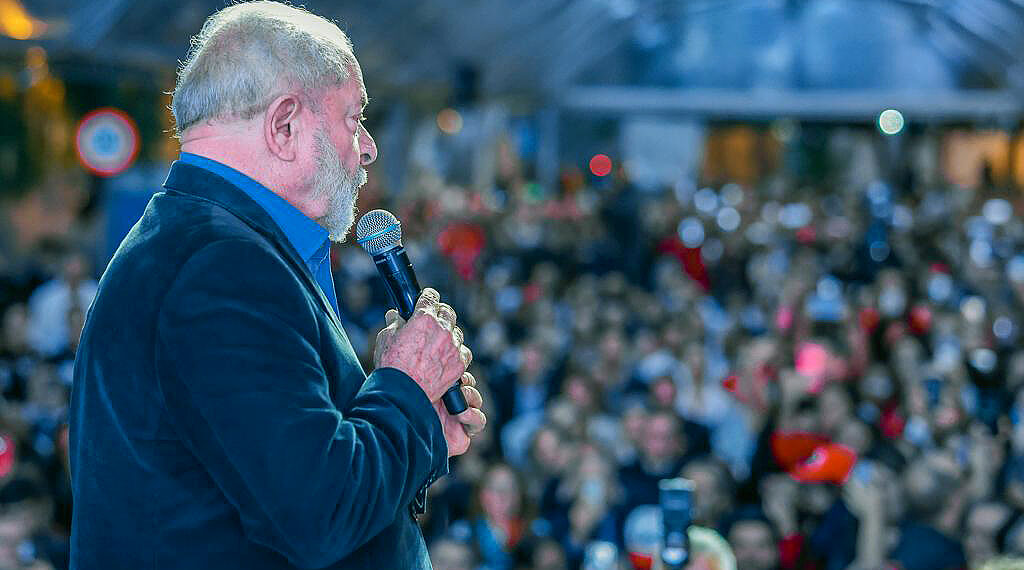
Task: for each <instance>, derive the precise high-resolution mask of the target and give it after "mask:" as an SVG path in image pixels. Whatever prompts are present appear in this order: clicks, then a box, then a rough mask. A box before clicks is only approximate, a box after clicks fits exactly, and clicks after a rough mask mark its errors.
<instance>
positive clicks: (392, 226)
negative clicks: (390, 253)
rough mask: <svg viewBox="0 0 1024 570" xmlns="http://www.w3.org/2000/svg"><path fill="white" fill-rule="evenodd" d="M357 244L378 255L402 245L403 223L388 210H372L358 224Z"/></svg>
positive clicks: (367, 251) (371, 253)
mask: <svg viewBox="0 0 1024 570" xmlns="http://www.w3.org/2000/svg"><path fill="white" fill-rule="evenodd" d="M356 242H358V243H359V245H361V246H363V249H365V250H366V253H369V254H370V255H377V254H379V253H383V252H385V251H387V250H389V249H391V248H393V247H396V246H400V245H402V223H401V222H399V221H398V218H396V217H395V215H394V214H392V213H391V212H389V211H387V210H371V211H369V212H366V214H365V215H364V216H363V217H362V218H360V219H359V223H357V224H356Z"/></svg>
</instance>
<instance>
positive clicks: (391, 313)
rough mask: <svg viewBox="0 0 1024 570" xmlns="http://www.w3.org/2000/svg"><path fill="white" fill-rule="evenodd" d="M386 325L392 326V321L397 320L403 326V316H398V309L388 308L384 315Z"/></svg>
mask: <svg viewBox="0 0 1024 570" xmlns="http://www.w3.org/2000/svg"><path fill="white" fill-rule="evenodd" d="M384 322H385V323H386V324H385V326H391V323H394V322H397V323H398V324H399V326H401V325H402V324H403V322H404V319H402V317H400V316H398V310H397V309H388V312H387V314H385V315H384Z"/></svg>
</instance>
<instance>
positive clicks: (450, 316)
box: [435, 303, 456, 330]
mask: <svg viewBox="0 0 1024 570" xmlns="http://www.w3.org/2000/svg"><path fill="white" fill-rule="evenodd" d="M435 310H436V311H437V320H438V321H440V322H441V326H443V327H444V328H446V329H448V330H454V329H455V318H456V317H455V309H453V308H452V306H451V305H449V304H448V303H438V304H437V308H436V309H435Z"/></svg>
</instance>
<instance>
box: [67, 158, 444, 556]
mask: <svg viewBox="0 0 1024 570" xmlns="http://www.w3.org/2000/svg"><path fill="white" fill-rule="evenodd" d="M164 187H165V189H166V191H164V192H159V193H157V194H155V195H154V196H153V198H152V199H151V200H150V202H149V204H148V206H147V207H146V211H145V213H144V214H143V216H142V218H141V219H140V220H139V222H138V223H137V224H136V225H135V226H134V227H133V228H132V230H131V232H130V233H129V234H128V236H127V237H126V238H125V239H124V242H122V244H121V246H120V247H119V248H118V250H117V252H116V253H115V254H114V257H113V259H112V260H111V261H110V264H109V265H108V266H107V269H106V271H105V272H104V274H103V277H102V278H101V279H100V285H99V292H98V293H97V296H96V299H95V301H94V302H93V304H92V306H91V307H90V309H89V311H88V314H87V318H86V323H85V328H84V330H83V332H82V340H81V344H80V346H79V349H78V358H77V361H76V362H75V375H74V378H75V380H74V388H73V391H72V397H71V437H70V446H71V475H72V488H73V491H74V500H75V503H74V512H73V517H74V520H73V524H72V533H71V567H72V568H79V569H83V570H85V569H89V570H92V569H96V570H116V569H122V568H123V569H126V570H148V569H161V570H163V569H173V568H181V569H188V570H200V569H205V568H211V569H212V568H215V569H218V570H221V569H228V568H238V569H245V570H261V569H278V568H376V569H381V570H383V569H392V568H429V567H430V562H429V559H428V558H427V552H426V547H425V545H424V542H423V536H422V534H421V533H420V530H419V528H418V526H417V524H416V521H415V520H414V518H413V515H412V511H411V509H410V504H411V503H412V502H413V499H414V498H415V497H417V495H418V491H419V490H421V489H422V488H424V486H425V485H429V484H430V483H432V482H433V481H434V480H435V479H437V478H438V477H440V476H441V475H444V474H445V473H447V469H448V460H447V457H448V450H447V446H446V443H445V440H444V435H443V433H442V430H441V424H440V422H439V421H438V419H437V414H436V413H435V411H434V409H433V408H432V406H431V405H430V402H429V401H428V400H427V397H426V396H425V395H424V393H423V391H422V390H421V389H420V388H419V386H417V385H416V384H415V383H414V382H413V380H412V379H410V378H409V377H408V376H406V375H405V374H404V373H402V372H399V371H398V370H395V369H392V368H384V369H378V370H375V371H374V372H373V373H372V374H370V375H369V377H367V376H366V374H365V373H364V372H363V369H362V367H361V366H360V364H359V362H358V360H357V358H356V355H355V352H354V351H353V350H352V346H351V345H350V344H349V341H348V338H347V337H346V336H345V332H344V331H343V330H342V327H341V322H340V321H339V320H338V318H337V316H336V315H335V314H334V313H333V309H332V308H331V307H330V306H329V305H330V304H329V302H328V301H327V299H326V297H324V295H323V293H322V292H321V291H320V289H319V287H317V285H316V283H315V281H314V278H313V276H312V275H311V274H310V273H309V269H308V268H307V267H306V264H305V263H303V261H302V259H300V258H299V255H298V253H296V252H295V250H294V249H293V248H292V246H291V244H290V243H289V242H288V240H287V239H286V237H285V235H284V234H283V233H282V232H281V230H280V229H279V228H278V227H277V226H276V225H275V224H274V222H273V221H272V219H271V218H270V217H269V215H268V214H267V213H266V212H265V211H264V210H263V209H262V208H261V207H260V206H259V205H258V204H257V203H256V202H254V201H252V200H251V199H250V198H249V197H248V196H247V195H246V194H245V193H244V192H242V191H241V190H239V189H238V188H236V187H234V186H232V185H231V184H230V183H228V182H227V181H225V180H223V179H222V178H219V177H217V176H216V175H214V174H212V173H210V172H208V171H206V170H203V169H201V168H196V167H194V166H190V165H186V164H182V163H175V164H174V165H172V166H171V171H170V174H169V176H168V178H167V182H166V183H165V184H164Z"/></svg>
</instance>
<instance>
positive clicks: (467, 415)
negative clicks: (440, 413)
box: [456, 408, 487, 437]
mask: <svg viewBox="0 0 1024 570" xmlns="http://www.w3.org/2000/svg"><path fill="white" fill-rule="evenodd" d="M456 418H457V419H458V420H459V422H460V423H461V424H462V429H463V430H465V431H466V434H467V435H469V436H470V437H472V436H474V435H476V434H478V433H480V432H482V431H483V430H484V426H486V425H487V416H485V415H484V413H483V412H481V411H480V408H469V409H468V410H466V411H465V412H462V413H461V414H459V415H458V416H456Z"/></svg>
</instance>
